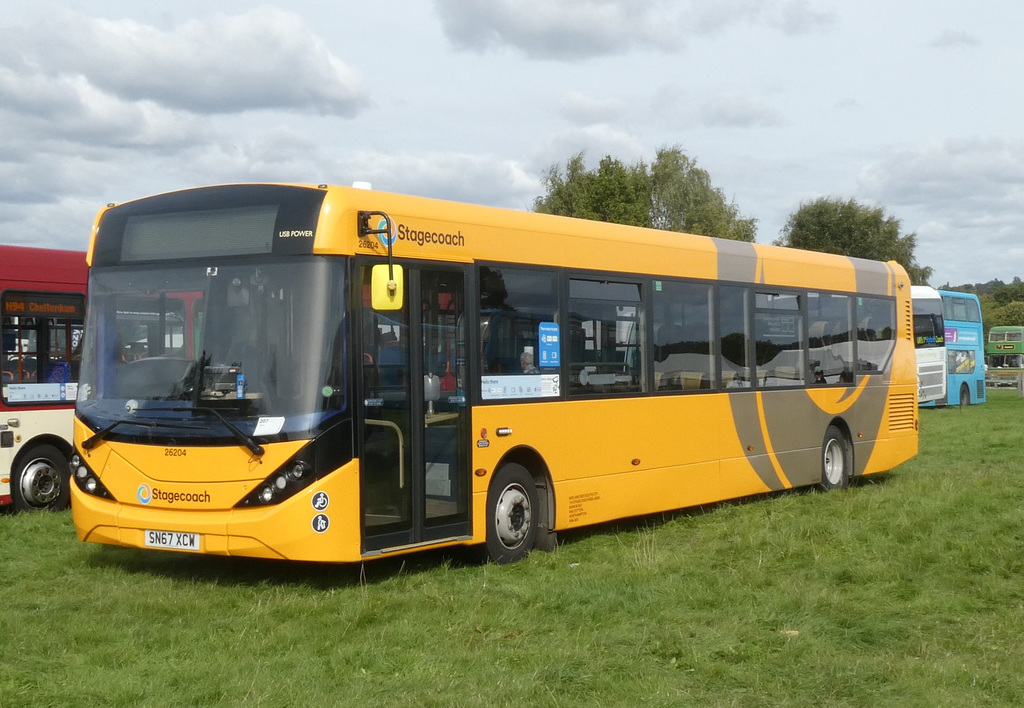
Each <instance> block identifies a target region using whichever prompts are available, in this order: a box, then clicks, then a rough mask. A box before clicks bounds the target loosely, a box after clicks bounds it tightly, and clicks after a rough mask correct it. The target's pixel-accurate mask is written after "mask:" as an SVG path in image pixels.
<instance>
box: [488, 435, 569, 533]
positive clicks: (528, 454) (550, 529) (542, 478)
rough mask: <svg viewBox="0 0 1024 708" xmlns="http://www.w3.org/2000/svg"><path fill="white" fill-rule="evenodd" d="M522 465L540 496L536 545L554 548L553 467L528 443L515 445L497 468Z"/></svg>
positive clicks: (499, 462) (503, 456)
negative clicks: (539, 515)
mask: <svg viewBox="0 0 1024 708" xmlns="http://www.w3.org/2000/svg"><path fill="white" fill-rule="evenodd" d="M510 462H511V463H515V464H519V465H522V466H523V467H524V468H526V470H527V471H528V472H529V473H530V476H531V477H532V478H533V483H534V485H535V486H536V487H537V494H538V495H539V496H540V511H541V519H540V520H539V522H538V531H539V533H538V534H537V542H536V547H537V548H540V549H541V550H553V548H554V546H555V544H556V542H557V541H556V539H555V537H554V536H555V519H556V518H557V517H556V516H555V508H556V507H555V487H554V482H553V481H552V478H551V468H550V467H549V466H548V463H547V461H546V460H545V459H544V456H543V455H541V454H540V453H539V452H538V451H537V450H536V449H534V448H532V447H530V446H528V445H520V446H518V447H514V448H512V449H511V450H509V451H508V452H506V453H505V454H504V455H502V457H501V459H500V460H499V461H498V464H497V465H496V466H495V468H494V469H495V470H496V471H497V470H499V469H501V467H502V466H503V465H505V464H507V463H510Z"/></svg>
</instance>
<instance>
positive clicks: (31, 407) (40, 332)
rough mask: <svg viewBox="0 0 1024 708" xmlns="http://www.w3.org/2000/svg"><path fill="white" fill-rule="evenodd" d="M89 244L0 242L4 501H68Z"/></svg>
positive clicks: (0, 485)
mask: <svg viewBox="0 0 1024 708" xmlns="http://www.w3.org/2000/svg"><path fill="white" fill-rule="evenodd" d="M86 280H87V271H86V263H85V252H84V251H61V250H53V249H47V248H25V247H22V246H0V313H2V318H3V319H2V320H0V364H2V376H3V383H2V388H0V505H2V506H7V505H13V507H14V508H15V509H16V510H19V511H29V510H33V509H50V510H59V509H66V508H67V507H68V504H69V502H70V498H71V497H70V489H69V484H70V471H69V467H68V456H69V455H70V453H71V431H72V421H73V418H74V407H75V399H76V398H77V396H78V371H79V365H80V361H79V350H80V347H81V345H82V335H83V330H84V323H85V285H86Z"/></svg>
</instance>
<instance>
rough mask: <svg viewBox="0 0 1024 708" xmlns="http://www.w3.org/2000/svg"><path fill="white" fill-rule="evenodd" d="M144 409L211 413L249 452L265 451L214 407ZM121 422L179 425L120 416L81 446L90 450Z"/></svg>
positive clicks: (148, 426) (146, 426)
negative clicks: (120, 417)
mask: <svg viewBox="0 0 1024 708" xmlns="http://www.w3.org/2000/svg"><path fill="white" fill-rule="evenodd" d="M145 410H146V412H149V411H161V412H170V413H191V412H194V411H200V412H202V413H212V414H213V416H214V417H215V418H217V420H219V421H220V422H221V423H223V424H224V427H225V428H227V429H228V430H229V431H231V434H232V435H234V436H235V439H236V440H238V442H240V443H242V445H243V446H244V447H245V448H246V449H247V450H248V451H249V452H251V453H252V454H254V455H256V457H262V456H263V453H264V452H266V450H265V449H264V448H263V446H262V445H260V444H259V443H258V442H256V441H255V440H253V439H252V437H250V436H248V435H246V434H245V433H243V432H242V431H241V430H239V429H238V427H237V426H236V425H235V424H234V423H232V422H231V421H230V420H228V419H227V418H225V417H224V414H223V413H221V412H220V411H219V410H217V409H216V408H207V407H204V406H197V407H195V408H188V407H184V406H182V407H169V408H165V407H157V408H146V409H145ZM121 424H128V425H141V426H142V427H144V428H155V427H157V426H162V427H180V426H174V425H171V424H168V423H167V422H166V421H160V422H151V421H139V420H135V419H133V418H122V419H120V420H115V421H114V422H113V423H111V424H110V425H108V426H107V427H105V428H103V429H102V430H98V431H96V432H95V433H94V434H93V435H91V436H89V437H88V438H86V439H85V440H83V441H82V448H83V449H84V450H91V449H92V448H93V447H95V445H96V443H98V442H99V441H100V440H102V439H103V438H105V437H106V436H107V435H109V434H110V431H112V430H113V429H114V428H116V427H117V426H119V425H121ZM186 427H190V426H186Z"/></svg>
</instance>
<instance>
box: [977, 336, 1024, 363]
mask: <svg viewBox="0 0 1024 708" xmlns="http://www.w3.org/2000/svg"><path fill="white" fill-rule="evenodd" d="M985 363H986V364H987V365H988V368H990V369H1024V327H1021V326H1019V325H1012V326H1001V327H993V328H992V329H990V330H989V331H988V341H987V342H986V343H985Z"/></svg>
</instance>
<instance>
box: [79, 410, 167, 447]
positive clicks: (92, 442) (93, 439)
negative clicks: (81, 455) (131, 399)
mask: <svg viewBox="0 0 1024 708" xmlns="http://www.w3.org/2000/svg"><path fill="white" fill-rule="evenodd" d="M122 423H127V424H128V425H141V426H142V427H143V428H155V427H156V426H157V425H159V424H158V423H150V422H142V421H138V420H133V419H131V418H122V419H120V420H115V421H114V422H113V423H111V424H110V425H108V426H107V427H105V428H102V429H100V430H97V431H96V432H95V433H93V434H92V435H90V436H89V437H87V438H86V439H85V440H83V441H82V449H83V450H91V449H93V448H94V447H96V443H98V442H99V441H100V440H102V439H103V438H105V437H107V435H109V434H110V431H112V430H113V429H114V428H116V427H117V426H119V425H121V424H122Z"/></svg>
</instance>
